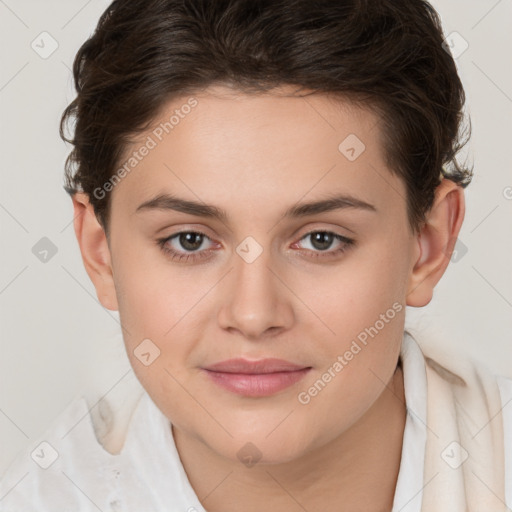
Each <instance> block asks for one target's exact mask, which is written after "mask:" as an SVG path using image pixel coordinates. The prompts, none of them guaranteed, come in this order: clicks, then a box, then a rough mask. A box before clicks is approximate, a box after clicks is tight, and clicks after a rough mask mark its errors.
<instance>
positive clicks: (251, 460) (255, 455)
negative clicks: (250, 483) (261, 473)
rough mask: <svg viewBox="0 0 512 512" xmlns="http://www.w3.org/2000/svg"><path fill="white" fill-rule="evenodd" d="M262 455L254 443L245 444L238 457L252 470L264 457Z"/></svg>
mask: <svg viewBox="0 0 512 512" xmlns="http://www.w3.org/2000/svg"><path fill="white" fill-rule="evenodd" d="M262 455H263V454H262V453H261V452H260V450H259V449H258V447H257V446H256V445H255V444H253V443H250V442H249V443H245V444H244V445H243V446H242V448H240V450H238V452H237V454H236V456H237V457H238V460H239V461H240V462H241V463H242V464H243V465H244V466H247V467H248V468H252V467H253V466H254V465H255V464H257V463H258V461H259V460H260V459H261V457H262Z"/></svg>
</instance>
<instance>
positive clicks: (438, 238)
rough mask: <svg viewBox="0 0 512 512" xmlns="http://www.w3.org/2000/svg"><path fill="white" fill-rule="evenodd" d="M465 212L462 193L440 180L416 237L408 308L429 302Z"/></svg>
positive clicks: (447, 259) (450, 182)
mask: <svg viewBox="0 0 512 512" xmlns="http://www.w3.org/2000/svg"><path fill="white" fill-rule="evenodd" d="M464 212H465V204H464V190H463V189H462V188H461V187H460V186H458V185H457V184H456V183H454V182H453V181H451V180H448V179H446V178H445V179H443V180H442V182H441V183H440V184H439V186H438V187H437V189H436V195H435V199H434V203H433V205H432V208H431V209H430V211H429V212H428V214H427V217H426V222H425V224H424V225H423V227H422V228H421V230H420V233H419V234H418V235H417V238H416V243H417V244H418V245H417V247H418V250H417V254H418V257H417V259H416V261H415V264H414V267H413V269H412V271H411V274H410V279H409V289H408V293H407V297H406V300H407V305H408V306H413V307H422V306H426V305H427V304H428V303H429V302H430V301H431V300H432V295H433V293H434V288H435V286H436V284H437V283H438V282H439V280H440V279H441V277H442V276H443V274H444V272H445V270H446V268H447V266H448V263H449V262H450V258H451V255H452V252H453V249H454V247H455V243H456V241H457V236H458V234H459V231H460V228H461V226H462V221H463V220H464Z"/></svg>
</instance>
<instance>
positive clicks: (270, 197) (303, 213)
mask: <svg viewBox="0 0 512 512" xmlns="http://www.w3.org/2000/svg"><path fill="white" fill-rule="evenodd" d="M289 93H290V91H289V90H286V88H281V89H279V90H275V91H273V92H272V93H267V94H263V95H245V94H242V93H239V92H238V93H237V92H234V91H231V90H230V89H227V88H223V87H220V86H217V87H210V88H209V89H207V90H206V91H204V92H203V93H202V94H197V95H194V96H193V99H191V97H189V96H184V97H182V98H179V99H175V100H173V101H172V103H169V104H168V106H167V108H166V109H165V111H162V112H161V116H160V118H159V120H158V122H156V123H155V125H154V126H153V127H152V128H151V129H149V130H148V131H147V133H145V134H143V135H142V136H141V137H140V138H138V139H137V141H135V142H134V143H133V145H132V146H131V147H130V149H129V151H128V154H127V156H126V161H128V159H129V158H130V157H131V158H135V160H132V161H131V163H129V165H128V166H127V167H126V168H125V170H126V169H130V170H129V172H128V171H126V172H125V173H121V174H122V175H124V176H123V177H122V179H121V181H120V182H119V183H118V184H116V185H115V187H114V189H113V191H112V196H111V201H112V202H111V218H110V240H109V248H110V257H111V264H112V271H113V279H114V283H115V293H116V297H117V306H118V309H119V313H120V318H121V323H122V325H123V328H124V338H125V343H126V348H127V353H128V356H129V358H130V360H131V364H132V365H133V368H134V371H135V373H136V375H137V376H138V378H139V380H140V381H141V383H142V384H143V386H144V387H145V388H146V390H147V392H148V393H149V395H150V396H151V397H152V399H153V400H154V402H155V403H156V404H157V405H158V407H159V408H160V409H161V410H162V411H163V412H164V414H165V415H166V416H167V417H168V418H169V419H170V420H171V422H172V423H173V425H174V428H177V429H180V431H182V432H184V433H186V434H187V435H189V436H191V437H193V438H195V439H197V440H199V441H201V442H202V443H203V444H204V445H205V446H206V447H208V448H210V449H211V450H213V451H214V452H216V453H217V454H220V455H222V456H224V457H226V458H229V459H233V460H236V458H237V452H239V450H240V448H241V447H243V446H244V445H245V444H246V443H247V442H251V443H253V444H254V445H255V446H256V447H257V448H258V449H259V451H260V452H261V457H262V459H261V462H269V463H277V462H285V461H290V460H293V459H294V458H297V457H300V456H301V455H303V454H306V453H307V452H308V451H310V450H313V449H315V448H317V447H320V446H322V445H325V444H326V443H328V442H330V441H332V440H333V439H335V438H336V437H337V436H340V435H341V434H343V432H344V431H346V430H347V429H348V428H349V427H350V426H351V425H353V424H354V423H355V422H357V421H358V420H359V419H360V418H361V417H362V415H363V414H364V413H365V412H366V411H367V410H368V409H369V408H371V406H372V404H374V403H375V401H376V400H377V398H378V397H379V395H380V393H381V392H382V390H383V382H388V381H389V379H390V378H391V377H392V375H393V373H394V370H395V367H396V362H397V358H398V354H399V350H400V343H401V340H402V333H403V328H404V315H405V304H406V295H407V292H408V287H409V285H410V282H409V276H410V273H411V269H412V267H413V266H414V260H415V256H416V255H417V254H416V253H415V249H414V247H415V245H414V236H413V234H412V232H411V231H410V230H409V227H408V223H407V216H406V203H405V197H406V191H405V187H404V185H403V183H402V181H401V180H400V179H398V178H397V177H395V176H394V175H393V174H391V172H390V171H389V169H387V168H386V166H385V163H384V162H385V158H384V153H383V148H382V146H381V142H380V138H379V137H380V133H381V132H380V127H379V124H378V118H377V117H376V116H375V115H374V114H373V113H372V112H371V111H369V110H368V111H367V110H363V109H360V108H357V107H354V106H351V105H350V104H349V103H346V102H343V101H341V100H339V99H338V100H334V99H332V98H329V97H327V96H325V95H313V96H307V97H302V98H301V97H298V96H289ZM286 94H288V95H286ZM186 105H188V106H189V107H187V106H186ZM176 111H177V112H176ZM173 115H174V118H172V120H171V122H170V123H172V125H171V124H170V123H169V120H170V119H171V116H173ZM165 122H168V124H167V125H165ZM144 145H145V146H146V148H148V149H147V150H143V149H141V147H142V146H144ZM363 145H364V146H363ZM134 151H136V152H137V154H136V155H135V156H134ZM123 163H124V162H123ZM192 203H193V204H192ZM306 205H309V206H306ZM143 340H145V341H143ZM141 343H142V344H141ZM240 358H241V359H243V360H245V361H249V362H251V361H260V360H263V359H269V358H272V359H279V360H283V361H284V362H286V363H288V365H294V366H292V367H291V366H287V367H281V366H279V365H277V366H272V365H271V364H270V363H268V362H267V364H266V365H263V366H261V367H259V366H255V367H254V366H253V367H250V366H249V367H244V366H242V367H241V368H240V367H236V366H229V365H225V366H224V367H220V368H219V366H217V367H216V369H217V370H222V371H213V370H215V368H213V367H214V365H216V364H217V363H221V362H224V361H227V360H232V359H240ZM251 371H252V372H253V374H252V375H248V373H250V372H251ZM254 372H255V373H254ZM262 372H267V373H266V375H262ZM268 372H270V373H268Z"/></svg>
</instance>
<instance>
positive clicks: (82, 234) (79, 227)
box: [73, 192, 118, 311]
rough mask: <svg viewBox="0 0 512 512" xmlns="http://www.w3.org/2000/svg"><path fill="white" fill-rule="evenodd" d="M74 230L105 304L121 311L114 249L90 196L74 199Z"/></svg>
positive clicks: (84, 260) (111, 308)
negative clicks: (117, 294)
mask: <svg viewBox="0 0 512 512" xmlns="http://www.w3.org/2000/svg"><path fill="white" fill-rule="evenodd" d="M73 209H74V221H73V223H74V228H75V234H76V238H77V240H78V245H79V246H80V252H81V253H82V260H83V262H84V267H85V270H86V271H87V274H88V275H89V277H90V279H91V281H92V282H93V284H94V287H95V288H96V294H97V296H98V299H99V301H100V302H101V304H102V305H103V306H104V307H105V308H107V309H110V310H111V311H117V309H118V304H117V296H116V290H115V286H114V278H113V270H112V262H111V256H110V248H109V246H108V241H107V237H106V235H105V231H104V229H103V227H102V226H101V224H100V223H99V222H98V219H97V218H96V215H95V213H94V209H93V207H92V205H91V204H90V202H89V197H88V196H87V194H84V193H81V192H78V193H76V194H74V195H73Z"/></svg>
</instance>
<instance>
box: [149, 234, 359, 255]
mask: <svg viewBox="0 0 512 512" xmlns="http://www.w3.org/2000/svg"><path fill="white" fill-rule="evenodd" d="M190 233H192V234H195V235H201V236H203V237H205V238H207V239H210V237H209V236H208V235H206V234H205V233H202V232H200V231H179V232H178V233H174V234H173V235H171V236H168V237H166V238H160V239H158V240H157V244H158V246H159V247H160V249H161V250H162V251H163V253H164V254H166V255H168V256H170V257H171V260H173V261H178V262H182V261H185V262H188V261H191V260H193V261H197V260H200V259H204V258H208V257H210V254H208V252H211V249H210V250H203V251H200V252H195V253H194V252H189V253H188V254H187V253H180V252H178V251H175V250H174V249H170V248H169V247H168V246H167V242H169V241H170V240H172V239H173V238H176V237H178V236H179V235H182V234H190ZM315 233H325V234H329V235H333V237H334V239H335V240H338V241H339V242H342V243H343V245H342V246H341V247H339V248H338V249H335V250H334V251H330V252H328V251H311V250H310V249H305V250H306V251H308V252H312V257H313V258H315V259H318V258H329V257H331V258H332V257H334V256H337V255H339V254H342V253H344V252H345V251H346V250H347V249H349V248H350V247H352V246H354V245H355V240H353V239H351V238H347V237H345V236H342V235H338V234H337V233H333V232H332V231H326V230H314V231H310V232H309V233H306V234H305V235H304V236H303V237H302V238H301V239H300V240H299V241H302V240H303V239H305V238H307V237H308V236H310V235H313V234H315Z"/></svg>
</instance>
